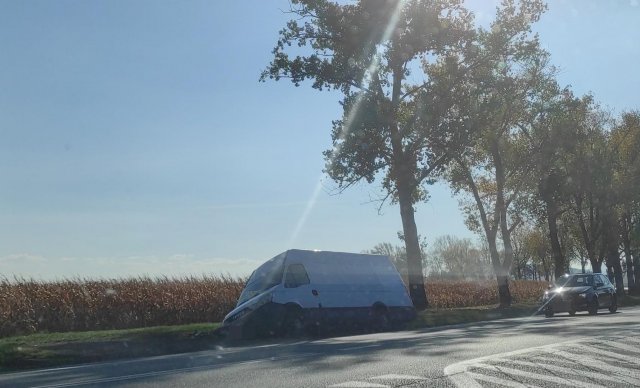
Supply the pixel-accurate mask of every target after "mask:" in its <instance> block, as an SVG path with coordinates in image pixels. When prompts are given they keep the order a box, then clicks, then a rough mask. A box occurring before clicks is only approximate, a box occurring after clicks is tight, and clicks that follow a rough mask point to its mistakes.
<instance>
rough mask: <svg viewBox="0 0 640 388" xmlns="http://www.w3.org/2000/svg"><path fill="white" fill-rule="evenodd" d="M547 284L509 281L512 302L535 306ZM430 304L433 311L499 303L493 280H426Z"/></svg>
mask: <svg viewBox="0 0 640 388" xmlns="http://www.w3.org/2000/svg"><path fill="white" fill-rule="evenodd" d="M548 284H549V282H538V281H532V280H512V281H510V282H509V290H510V291H511V296H512V297H513V302H514V303H537V302H538V301H539V299H540V297H542V294H543V293H544V291H545V290H546V289H547V285H548ZM427 295H428V297H429V304H430V305H431V307H436V308H451V307H473V306H487V305H491V304H496V303H498V286H497V283H496V281H495V280H485V281H479V282H475V281H443V280H438V281H428V282H427Z"/></svg>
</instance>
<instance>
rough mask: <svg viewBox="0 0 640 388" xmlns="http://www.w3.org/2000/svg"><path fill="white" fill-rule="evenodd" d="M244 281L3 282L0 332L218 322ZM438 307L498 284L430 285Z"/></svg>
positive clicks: (469, 302) (470, 300)
mask: <svg viewBox="0 0 640 388" xmlns="http://www.w3.org/2000/svg"><path fill="white" fill-rule="evenodd" d="M243 284H244V280H243V279H241V278H232V277H225V276H204V277H187V278H160V279H152V278H144V277H141V278H131V279H120V280H85V279H74V280H63V281H57V282H39V281H33V280H23V279H15V280H11V281H10V280H7V279H0V337H6V336H12V335H18V334H30V333H36V332H64V331H83V330H105V329H123V328H134V327H146V326H157V325H176V324H186V323H199V322H219V321H221V320H222V318H223V317H224V315H225V314H226V313H227V312H229V311H230V310H231V309H232V308H233V307H234V306H235V303H236V300H237V299H238V296H239V295H240V292H241V291H242V288H243ZM510 284H511V293H512V294H513V297H514V301H515V302H535V301H537V300H538V298H539V297H540V296H541V294H542V292H543V291H544V289H545V287H546V284H547V283H545V282H532V281H512V282H511V283H510ZM427 290H428V293H429V300H430V303H431V306H432V307H438V308H447V307H467V306H481V305H490V304H495V303H497V292H496V283H495V281H484V282H467V281H434V282H428V283H427Z"/></svg>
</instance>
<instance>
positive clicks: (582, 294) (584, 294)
mask: <svg viewBox="0 0 640 388" xmlns="http://www.w3.org/2000/svg"><path fill="white" fill-rule="evenodd" d="M578 296H579V297H581V298H586V297H587V293H586V292H583V293H581V294H578Z"/></svg>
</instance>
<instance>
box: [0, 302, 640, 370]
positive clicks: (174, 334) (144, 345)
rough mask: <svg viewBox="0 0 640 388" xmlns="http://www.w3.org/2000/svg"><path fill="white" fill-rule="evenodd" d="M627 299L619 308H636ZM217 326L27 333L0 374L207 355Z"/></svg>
mask: <svg viewBox="0 0 640 388" xmlns="http://www.w3.org/2000/svg"><path fill="white" fill-rule="evenodd" d="M639 305H640V296H630V295H627V296H625V297H624V298H623V299H621V300H620V307H622V308H624V307H630V306H639ZM537 309H538V306H537V305H532V304H515V305H513V306H511V307H510V308H506V309H505V308H498V307H496V306H495V305H494V306H480V307H461V308H449V309H443V308H441V309H429V310H426V311H423V312H420V313H418V316H417V317H416V319H414V320H413V321H411V322H409V323H408V324H407V326H406V329H407V330H417V329H423V328H430V327H438V326H445V325H456V324H463V323H473V322H481V321H489V320H494V319H504V318H517V317H526V316H532V315H534V314H535V313H536V311H537ZM218 326H219V324H217V323H206V324H191V325H180V326H157V327H149V328H142V329H128V330H104V331H87V332H71V333H50V334H32V335H27V336H18V337H8V338H0V372H8V371H15V370H21V369H34V368H45V367H55V366H61V365H71V364H80V363H88V362H98V361H108V360H116V359H125V358H136V357H148V356H159V355H166V354H175V353H184V352H194V351H199V350H207V349H211V348H212V347H214V346H216V345H217V344H220V338H218V337H217V336H216V335H214V333H213V332H214V330H215V329H216V328H217V327H218Z"/></svg>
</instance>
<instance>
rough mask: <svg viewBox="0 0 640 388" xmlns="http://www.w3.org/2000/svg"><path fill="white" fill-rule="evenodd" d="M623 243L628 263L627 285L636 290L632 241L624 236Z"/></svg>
mask: <svg viewBox="0 0 640 388" xmlns="http://www.w3.org/2000/svg"><path fill="white" fill-rule="evenodd" d="M622 244H623V245H624V259H625V263H626V264H627V287H629V291H631V290H635V288H636V282H635V276H634V275H635V271H634V269H635V268H634V267H635V266H634V263H633V258H632V257H631V241H630V240H629V239H628V238H624V240H623V242H622Z"/></svg>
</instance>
